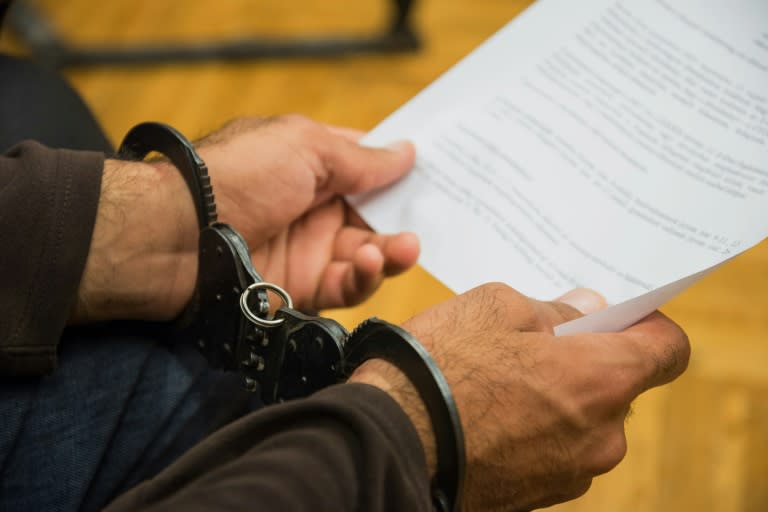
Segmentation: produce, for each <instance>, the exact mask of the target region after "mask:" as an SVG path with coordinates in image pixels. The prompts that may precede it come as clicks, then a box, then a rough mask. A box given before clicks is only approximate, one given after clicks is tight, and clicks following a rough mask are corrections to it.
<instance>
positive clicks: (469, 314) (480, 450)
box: [350, 284, 689, 511]
mask: <svg viewBox="0 0 768 512" xmlns="http://www.w3.org/2000/svg"><path fill="white" fill-rule="evenodd" d="M584 293H587V292H586V291H585V292H584ZM581 296H582V297H583V293H582V294H581ZM567 300H569V302H571V303H575V304H579V305H584V304H585V302H584V301H583V300H582V301H581V302H580V301H579V294H575V295H570V296H569V297H568V298H567ZM589 302H590V301H589V297H587V301H586V303H589ZM592 302H595V301H592ZM586 309H592V310H594V309H595V308H594V307H592V308H586ZM584 312H590V311H584ZM578 316H581V312H579V311H578V310H576V309H574V308H572V307H570V306H568V305H566V304H564V303H561V302H538V301H535V300H531V299H528V298H527V297H525V296H523V295H520V294H519V293H517V292H515V291H514V290H512V289H510V288H508V287H506V286H504V285H500V284H489V285H485V286H482V287H479V288H475V289H474V290H471V291H469V292H467V293H466V294H463V295H460V296H458V297H456V298H454V299H451V300H449V301H447V302H445V303H443V304H440V305H438V306H435V307H433V308H431V309H429V310H427V311H425V312H423V313H421V314H419V315H417V316H416V317H414V318H413V319H411V320H409V321H408V322H406V323H405V324H404V325H403V327H404V328H406V329H407V330H408V331H410V332H411V333H412V334H413V335H414V336H416V338H417V339H419V340H420V341H421V342H422V343H423V344H424V345H425V347H426V348H427V349H428V350H429V351H430V352H431V353H432V355H433V357H434V358H435V359H436V361H437V362H438V364H439V365H440V367H441V368H442V370H443V373H444V374H445V377H446V379H447V380H448V383H449V384H450V386H451V389H452V391H453V394H454V397H455V399H456V402H457V405H458V408H459V414H460V416H461V421H462V425H463V427H464V435H465V439H466V451H467V475H466V483H465V500H464V505H465V506H464V508H463V509H462V510H466V511H474V510H499V511H501V510H504V511H520V510H531V509H533V508H539V507H545V506H548V505H552V504H554V503H558V502H562V501H566V500H569V499H573V498H575V497H577V496H580V495H581V494H583V493H584V492H586V490H587V489H588V488H589V486H590V484H591V482H592V478H593V477H594V476H595V475H599V474H601V473H604V472H606V471H608V470H610V469H611V468H613V467H614V466H615V465H616V464H618V463H619V461H620V460H621V459H622V458H623V457H624V454H625V451H626V439H625V435H624V421H625V417H626V414H627V412H628V411H629V407H630V403H631V402H632V401H633V400H634V399H635V398H636V397H637V395H639V394H640V393H642V392H643V391H645V390H647V389H649V388H651V387H654V386H658V385H661V384H664V383H666V382H669V381H671V380H672V379H674V378H675V377H677V376H678V375H679V374H680V373H682V372H683V370H684V369H685V368H686V366H687V363H688V356H689V345H688V339H687V337H686V336H685V334H684V333H683V331H682V330H681V329H680V328H679V327H677V326H676V325H675V324H674V323H673V322H671V321H670V320H668V319H667V318H666V317H664V316H663V315H661V314H660V313H654V314H652V315H651V316H649V317H647V318H646V319H644V320H642V321H640V322H639V323H637V324H636V325H634V326H632V327H630V328H629V329H627V330H625V331H624V332H621V333H600V334H579V335H573V336H564V337H555V336H554V335H553V334H552V328H553V327H554V326H555V325H557V324H560V323H562V322H565V321H568V320H570V319H573V318H576V317H578ZM350 380H351V381H353V382H366V383H369V384H373V385H375V386H378V387H380V388H382V389H384V390H385V391H387V392H389V393H390V394H391V395H392V396H393V397H394V398H395V399H396V400H397V401H398V402H399V403H400V405H401V406H403V409H404V410H405V411H406V413H408V414H409V416H410V417H411V419H412V420H413V423H414V426H415V427H416V429H417V431H418V432H419V435H420V437H421V439H422V443H423V445H424V448H425V453H426V457H427V461H428V465H429V466H430V469H431V471H434V469H435V446H434V438H433V433H432V430H431V425H430V422H429V417H428V416H427V414H426V410H425V408H424V406H423V404H422V403H421V401H420V400H419V398H418V395H417V394H416V390H415V389H414V388H413V386H412V385H411V384H410V383H408V381H407V380H406V378H405V376H404V375H403V374H402V373H401V372H400V371H399V370H397V369H396V368H395V367H394V366H392V365H389V364H388V363H385V362H383V361H380V360H372V361H369V362H367V363H366V364H364V365H362V366H361V367H360V368H359V369H358V370H357V371H356V372H355V373H354V374H353V375H352V377H351V379H350Z"/></svg>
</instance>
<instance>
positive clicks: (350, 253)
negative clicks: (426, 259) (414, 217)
mask: <svg viewBox="0 0 768 512" xmlns="http://www.w3.org/2000/svg"><path fill="white" fill-rule="evenodd" d="M366 244H368V245H372V246H374V247H376V249H377V250H378V251H379V252H380V253H381V255H382V257H383V259H384V265H383V274H384V276H393V275H397V274H399V273H401V272H403V271H405V270H407V269H409V268H411V267H412V266H413V265H415V264H416V261H417V259H418V257H419V239H418V238H417V237H416V235H414V234H413V233H409V232H403V233H397V234H395V235H381V234H378V233H374V232H372V231H369V230H367V229H361V228H353V227H347V228H344V229H342V230H341V231H339V233H338V235H337V237H336V241H335V244H334V250H333V259H334V260H335V261H346V260H352V259H353V258H354V255H355V252H356V251H357V250H358V248H359V247H361V246H363V245H366Z"/></svg>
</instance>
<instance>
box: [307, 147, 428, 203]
mask: <svg viewBox="0 0 768 512" xmlns="http://www.w3.org/2000/svg"><path fill="white" fill-rule="evenodd" d="M320 151H321V157H322V161H323V163H324V165H325V169H324V171H325V172H326V173H327V175H326V176H325V180H324V181H323V182H322V183H321V184H320V187H321V188H322V189H323V190H322V192H324V194H323V193H320V194H318V195H319V196H320V197H323V196H324V195H327V194H342V195H343V194H359V193H362V192H368V191H370V190H374V189H376V188H379V187H383V186H384V185H388V184H390V183H393V182H395V181H396V180H398V179H400V178H401V177H402V176H404V175H405V174H406V173H407V172H408V171H409V170H410V169H411V168H412V167H413V164H414V161H415V158H416V156H415V149H414V147H413V144H411V143H410V142H407V141H400V142H396V143H394V144H392V145H390V146H388V147H386V148H370V147H365V146H360V145H359V144H357V143H356V142H353V141H350V140H349V139H346V138H344V137H340V136H330V137H328V140H327V144H323V145H322V147H321V148H320Z"/></svg>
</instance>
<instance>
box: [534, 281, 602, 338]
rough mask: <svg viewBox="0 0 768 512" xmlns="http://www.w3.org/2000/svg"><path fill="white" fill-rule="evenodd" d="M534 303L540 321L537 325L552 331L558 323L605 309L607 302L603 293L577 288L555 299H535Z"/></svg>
mask: <svg viewBox="0 0 768 512" xmlns="http://www.w3.org/2000/svg"><path fill="white" fill-rule="evenodd" d="M534 305H535V308H536V312H537V315H536V316H537V318H538V321H539V322H538V324H537V325H536V327H537V328H539V329H541V328H545V329H546V330H547V331H551V330H552V329H554V327H555V326H556V325H560V324H562V323H565V322H568V321H570V320H574V319H576V318H579V317H582V316H584V315H587V314H589V313H593V312H595V311H597V310H600V309H603V308H604V307H605V306H606V305H607V303H606V301H605V298H603V296H602V295H600V294H599V293H597V292H595V291H593V290H590V289H588V288H576V289H573V290H571V291H569V292H567V293H566V294H564V295H562V296H560V297H559V298H557V299H556V300H554V301H550V302H541V301H534Z"/></svg>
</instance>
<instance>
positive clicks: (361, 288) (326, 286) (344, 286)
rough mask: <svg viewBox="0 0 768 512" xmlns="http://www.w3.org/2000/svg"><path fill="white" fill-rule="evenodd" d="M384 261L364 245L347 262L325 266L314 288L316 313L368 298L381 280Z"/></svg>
mask: <svg viewBox="0 0 768 512" xmlns="http://www.w3.org/2000/svg"><path fill="white" fill-rule="evenodd" d="M383 267H384V258H383V256H382V254H381V251H379V249H378V248H377V247H375V246H373V245H371V244H365V245H363V246H361V247H358V249H357V250H356V251H355V253H354V256H353V257H352V259H351V260H350V261H334V262H332V263H330V264H329V265H328V267H327V268H326V270H325V272H324V273H323V278H322V281H321V283H320V286H319V287H318V295H317V297H316V300H315V304H317V307H318V308H319V309H323V308H336V307H345V306H352V305H354V304H357V303H359V302H361V301H363V300H364V299H366V298H368V297H369V296H370V295H371V294H372V293H373V292H374V291H375V290H376V289H377V288H378V287H379V285H380V284H381V281H382V280H383Z"/></svg>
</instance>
